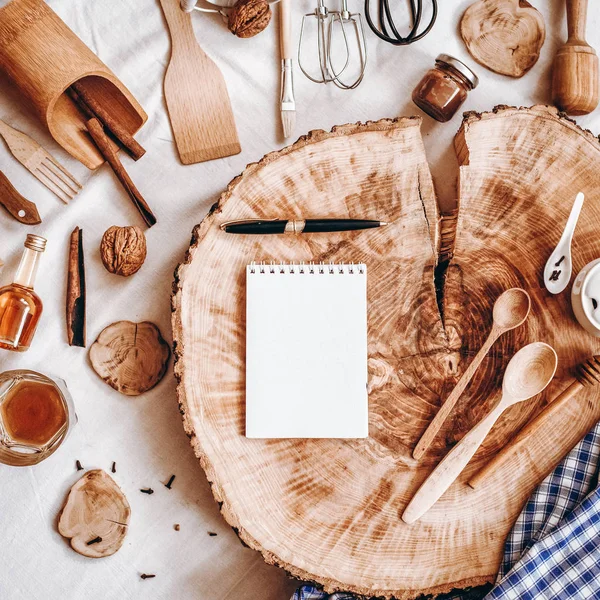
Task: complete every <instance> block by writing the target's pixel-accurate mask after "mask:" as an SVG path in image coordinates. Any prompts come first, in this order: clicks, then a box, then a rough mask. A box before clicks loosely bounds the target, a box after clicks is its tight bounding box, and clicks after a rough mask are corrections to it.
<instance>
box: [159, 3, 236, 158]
mask: <svg viewBox="0 0 600 600" xmlns="http://www.w3.org/2000/svg"><path fill="white" fill-rule="evenodd" d="M159 1H160V4H161V6H162V10H163V13H164V15H165V19H166V21H167V26H168V28H169V32H170V36H171V58H170V61H169V65H168V67H167V73H166V75H165V83H164V88H165V100H166V102H167V109H168V111H169V118H170V120H171V127H172V129H173V135H174V137H175V143H176V144H177V150H178V152H179V158H180V160H181V162H182V163H183V164H184V165H189V164H193V163H199V162H204V161H206V160H213V159H215V158H222V157H224V156H231V155H232V154H239V153H240V152H241V147H240V143H239V140H238V135H237V129H236V126H235V120H234V117H233V111H232V110H231V103H230V101H229V93H228V92H227V86H226V85H225V79H224V78H223V75H222V73H221V71H220V70H219V68H218V67H217V65H216V64H215V63H214V62H213V61H212V60H211V59H210V58H209V57H208V56H207V55H206V53H205V52H204V50H202V48H201V47H200V46H199V44H198V42H197V40H196V36H195V34H194V29H193V28H192V20H191V16H190V14H189V13H186V12H184V11H183V10H182V9H181V7H180V5H179V0H159Z"/></svg>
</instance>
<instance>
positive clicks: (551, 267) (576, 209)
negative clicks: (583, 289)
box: [544, 192, 584, 294]
mask: <svg viewBox="0 0 600 600" xmlns="http://www.w3.org/2000/svg"><path fill="white" fill-rule="evenodd" d="M583 200H584V195H583V194H582V193H581V192H579V194H577V196H576V197H575V202H574V203H573V208H572V209H571V214H570V215H569V219H568V220H567V224H566V225H565V230H564V231H563V234H562V236H561V238H560V241H559V242H558V244H557V246H556V248H555V249H554V252H553V253H552V254H551V255H550V258H549V259H548V262H547V263H546V268H545V269H544V285H545V286H546V289H547V290H548V291H549V292H550V293H551V294H560V293H561V292H562V291H564V289H565V288H566V287H567V286H568V285H569V281H571V274H572V273H573V263H572V261H571V242H572V241H573V233H575V227H576V226H577V221H578V220H579V213H580V212H581V208H582V207H583Z"/></svg>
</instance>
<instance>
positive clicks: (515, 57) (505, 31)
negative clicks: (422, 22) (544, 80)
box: [460, 0, 546, 77]
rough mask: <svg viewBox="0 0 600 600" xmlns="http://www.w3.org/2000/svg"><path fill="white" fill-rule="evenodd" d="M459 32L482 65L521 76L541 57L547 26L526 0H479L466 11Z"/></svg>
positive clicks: (506, 73) (472, 54) (513, 75)
mask: <svg viewBox="0 0 600 600" xmlns="http://www.w3.org/2000/svg"><path fill="white" fill-rule="evenodd" d="M460 34H461V36H462V39H463V41H464V42H465V44H466V46H467V49H468V50H469V53H470V54H471V56H472V57H473V58H474V59H475V60H476V61H477V62H478V63H479V64H481V65H483V66H484V67H486V68H488V69H490V70H491V71H495V72H496V73H500V74H501V75H508V76H510V77H522V76H523V75H525V73H527V71H529V69H531V67H533V65H535V63H536V62H537V60H538V58H539V57H540V50H541V49H542V46H543V45H544V40H545V38H546V27H545V25H544V19H543V17H542V15H541V14H540V12H539V11H538V10H537V9H535V8H534V7H533V6H531V4H529V2H527V0H479V1H478V2H475V4H472V5H471V6H470V7H469V8H467V10H466V11H465V14H464V15H463V17H462V20H461V22H460Z"/></svg>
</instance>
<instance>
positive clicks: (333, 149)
mask: <svg viewBox="0 0 600 600" xmlns="http://www.w3.org/2000/svg"><path fill="white" fill-rule="evenodd" d="M419 125H420V120H419V119H416V118H413V119H399V120H396V121H380V122H378V123H368V124H365V125H347V126H343V127H338V128H335V129H334V130H333V131H332V132H331V133H325V132H323V131H317V132H312V133H311V134H309V135H308V136H307V137H305V138H301V139H300V140H299V141H298V142H297V143H296V144H294V145H293V146H290V147H288V148H285V149H284V150H282V151H280V152H277V153H272V154H269V155H267V156H266V157H265V158H263V159H262V160H261V161H260V162H259V163H257V164H252V165H249V166H248V167H247V169H246V171H245V172H244V173H243V174H242V175H241V176H240V177H238V178H236V179H235V180H234V181H233V182H232V183H231V184H230V185H229V187H228V189H227V191H226V192H225V193H224V194H223V196H222V197H221V199H220V201H219V203H218V204H216V205H215V206H214V207H213V209H212V210H211V213H210V214H209V216H208V217H207V218H206V219H205V220H204V221H203V223H202V224H200V225H199V226H198V227H196V229H195V231H194V235H193V238H192V244H191V247H190V250H189V252H188V255H187V257H186V260H185V263H184V264H182V265H181V266H180V267H179V269H178V272H177V274H176V281H175V285H174V296H173V311H174V314H173V329H174V338H175V356H176V364H175V373H176V377H177V378H178V380H179V385H178V395H179V400H180V404H181V410H182V413H183V415H184V426H185V430H186V432H187V434H188V435H189V436H190V438H191V442H192V446H193V447H194V450H195V452H196V454H197V456H198V457H199V458H200V462H201V464H202V466H203V467H204V469H205V471H206V473H207V476H208V479H209V481H210V482H211V484H212V489H213V493H214V495H215V498H216V499H217V501H219V502H220V503H221V504H222V507H221V511H222V513H223V515H224V517H225V519H226V520H227V521H228V522H229V523H230V524H231V525H232V527H234V528H235V530H236V531H237V532H238V533H239V535H240V537H241V539H242V540H243V541H244V542H245V543H246V544H248V545H249V546H250V547H252V548H254V549H256V550H259V551H261V552H262V554H263V556H264V558H265V560H266V561H267V562H269V563H272V564H277V565H280V566H282V567H284V568H285V569H286V570H287V571H289V572H290V573H291V574H293V575H295V576H297V577H299V578H302V579H308V580H314V581H317V582H318V583H320V584H322V585H323V586H324V587H325V589H326V590H328V591H334V590H348V591H352V592H356V593H359V594H364V595H365V596H368V597H370V596H385V597H388V598H390V597H395V598H400V599H408V598H414V597H416V596H418V595H419V594H421V593H424V594H437V593H441V592H444V591H449V590H451V589H453V588H461V587H467V586H473V585H478V584H483V583H486V582H490V581H492V580H493V579H494V578H495V575H496V573H497V570H498V567H499V564H500V560H501V556H502V548H503V544H504V539H505V536H506V534H507V533H508V531H509V529H510V527H511V526H512V524H513V522H514V520H515V518H516V516H517V515H518V513H519V511H520V510H521V508H522V505H523V502H524V501H525V499H526V498H527V496H528V495H529V494H530V492H531V491H532V489H533V487H535V485H536V484H537V482H538V475H539V474H540V473H542V472H543V471H544V469H546V468H547V467H548V465H549V464H552V463H553V461H555V460H556V458H557V457H558V456H560V455H561V453H562V454H564V452H566V451H567V450H568V449H569V447H570V446H572V445H573V444H574V443H575V442H576V441H577V440H578V439H579V437H581V436H582V435H583V434H584V433H585V432H586V431H587V429H589V427H590V426H591V424H592V423H593V422H594V420H596V419H598V418H600V407H599V405H598V403H592V402H591V399H592V398H594V394H595V393H596V392H595V391H594V390H590V391H589V392H586V391H582V393H581V395H578V396H577V397H576V398H575V399H574V400H573V404H572V405H570V406H569V408H570V412H569V418H568V419H567V420H565V422H564V423H561V424H557V425H556V426H555V427H553V428H552V430H551V431H548V432H545V434H544V435H537V434H536V435H534V436H532V439H531V441H530V443H529V449H530V452H529V453H528V456H527V457H526V458H525V459H522V460H521V461H520V462H517V463H515V462H514V461H513V462H512V463H511V464H510V467H509V468H502V469H500V470H499V471H498V472H497V473H496V474H495V475H494V477H493V478H490V480H488V481H487V482H486V483H485V484H483V485H482V486H481V488H478V489H477V490H472V489H471V488H469V487H468V486H467V485H466V481H467V480H468V478H469V477H470V475H471V474H472V473H473V472H474V471H475V470H477V469H479V468H480V467H481V466H482V465H483V464H484V463H485V462H486V461H487V460H488V459H489V457H490V455H491V454H493V453H494V452H495V451H496V450H497V449H498V448H499V447H500V446H501V445H502V444H503V443H505V442H506V440H507V439H508V438H509V437H510V436H511V435H512V434H514V433H515V432H516V431H517V430H518V429H520V428H521V427H522V426H523V425H524V423H525V422H526V421H527V420H528V419H529V418H530V417H531V416H533V415H534V414H536V413H537V411H538V410H540V409H541V407H542V406H543V405H544V403H545V402H547V399H548V398H550V397H553V396H554V395H555V394H556V392H557V390H559V389H561V388H562V387H564V385H565V383H566V382H565V378H567V377H568V372H569V369H570V368H571V367H572V366H574V365H575V364H577V363H578V362H581V360H582V359H583V358H585V357H586V356H587V355H588V354H593V350H594V343H595V342H594V339H593V338H591V337H589V336H588V335H587V334H586V333H585V332H584V331H583V330H582V329H581V328H579V326H578V325H577V324H576V323H575V321H574V319H573V317H572V315H571V312H570V309H569V307H568V304H569V299H568V296H567V295H562V296H558V297H554V296H550V295H549V294H548V293H547V292H546V291H545V290H544V289H543V288H542V286H541V277H542V272H543V265H544V263H545V261H546V259H547V257H548V255H549V254H550V252H551V251H552V249H553V247H554V246H555V245H556V242H557V240H558V238H559V237H560V233H561V229H562V224H563V223H564V222H565V221H566V218H567V216H568V212H569V209H570V207H571V203H572V198H574V196H575V193H576V192H577V191H579V189H581V190H582V191H584V192H585V193H586V197H587V198H588V200H587V201H586V206H584V209H583V210H584V214H582V217H581V219H580V223H579V226H578V231H577V235H576V238H575V241H574V254H575V263H576V264H575V268H581V267H582V266H583V265H584V264H585V263H586V262H588V261H589V260H590V259H591V258H595V257H597V256H598V255H600V241H599V240H598V236H597V235H596V234H595V232H594V223H597V222H599V221H598V219H599V218H600V204H599V202H598V200H600V198H599V195H600V168H598V167H599V166H600V145H599V144H598V142H597V140H596V139H595V138H594V137H593V136H592V135H591V134H588V133H585V132H583V131H581V130H580V129H578V128H577V127H576V126H575V125H574V124H573V123H572V122H570V121H568V120H566V119H563V118H559V116H558V113H557V112H556V111H555V110H553V109H546V108H542V107H535V108H532V109H523V110H516V109H509V108H501V109H498V110H497V111H496V112H494V113H485V114H483V115H475V114H473V115H469V116H468V117H467V119H466V120H465V122H464V124H463V127H462V128H461V130H460V132H459V134H458V135H457V138H456V149H457V153H458V157H459V161H460V164H461V165H462V166H461V184H460V211H459V214H458V217H455V216H454V215H450V216H448V217H447V218H446V219H445V221H444V235H443V237H442V247H440V249H439V251H440V253H443V256H444V257H448V256H451V255H452V251H451V249H450V248H449V244H451V242H452V239H453V238H454V237H455V236H453V235H452V232H451V231H449V227H448V226H449V225H451V224H452V223H453V222H456V243H455V249H454V258H453V259H452V261H451V263H450V265H449V268H448V270H447V273H446V276H445V278H442V279H440V278H439V276H438V279H437V280H438V283H439V284H440V286H441V288H442V289H441V292H442V296H441V297H440V298H439V301H440V306H441V307H442V309H443V317H444V320H443V321H442V318H441V315H440V312H439V310H438V302H437V299H436V290H435V286H434V268H435V266H436V262H437V258H438V254H439V253H438V238H439V233H438V231H439V222H438V215H437V209H436V201H435V196H434V190H433V186H432V181H431V177H430V174H429V170H428V167H427V163H426V159H425V153H424V150H423V145H422V141H421V137H420V133H419ZM317 216H320V217H334V216H337V217H341V216H345V217H364V218H374V219H382V220H385V221H388V222H389V223H390V225H389V226H388V227H385V228H382V229H381V230H376V231H373V232H368V233H366V234H365V232H363V233H360V234H356V233H336V234H327V235H312V236H311V235H304V236H238V237H235V239H234V237H233V236H231V235H228V234H225V233H223V232H222V231H220V229H219V224H220V223H222V222H223V221H227V220H231V219H236V218H238V219H239V218H250V217H255V218H302V217H317ZM253 260H255V261H263V260H264V261H270V260H274V261H278V262H279V261H305V262H306V261H311V260H312V261H316V262H319V261H325V262H329V261H334V262H342V261H344V262H348V261H354V262H365V263H366V264H367V265H368V269H369V271H368V273H369V278H368V299H369V330H368V335H369V362H368V364H369V438H368V439H366V440H250V439H246V438H245V437H244V419H245V407H244V386H245V373H244V369H245V277H244V274H245V266H246V264H247V263H248V262H250V261H253ZM438 275H439V273H438ZM516 286H519V287H524V288H525V289H527V291H528V292H529V293H530V294H531V297H532V314H531V316H530V317H529V319H528V322H527V324H526V325H524V326H522V327H520V328H519V329H517V330H515V331H512V332H510V333H507V334H506V335H505V336H503V337H502V338H501V340H500V341H499V342H497V344H496V345H495V346H494V347H493V348H492V350H491V351H490V354H489V355H488V357H487V358H486V359H485V360H484V362H483V363H482V365H481V367H480V369H479V371H478V373H477V374H476V376H475V377H474V379H473V381H472V383H471V385H470V387H469V388H468V390H467V391H466V392H465V394H464V396H463V398H461V400H460V401H459V403H458V405H457V408H456V409H455V411H454V413H453V416H452V417H451V418H450V419H449V420H448V422H447V423H446V424H445V426H444V428H443V429H442V431H441V432H440V435H439V436H438V438H436V440H435V441H434V444H433V445H432V447H431V449H430V451H429V453H428V454H427V455H426V456H425V457H424V458H423V459H422V460H421V462H416V461H415V460H414V459H413V458H412V457H411V452H412V449H413V447H414V445H415V444H416V442H417V440H418V439H419V437H420V436H421V434H422V433H423V431H424V429H425V428H426V426H427V424H428V422H429V421H430V420H431V418H432V417H433V415H434V414H435V411H436V410H437V408H438V407H439V405H440V403H441V399H442V398H445V397H446V396H447V395H448V393H449V391H450V390H451V389H452V387H453V386H454V385H455V383H456V381H457V379H458V378H459V377H460V375H461V373H462V372H463V371H464V369H465V367H466V365H468V363H469V360H470V359H471V358H472V356H473V355H474V354H475V352H476V351H477V350H478V348H479V347H480V345H481V343H482V342H483V340H484V339H485V337H486V336H487V334H488V332H489V329H490V327H491V314H492V306H493V303H494V301H495V299H496V297H497V296H498V295H500V293H501V292H502V291H503V290H505V289H507V288H509V287H516ZM536 340H540V341H546V342H548V343H551V344H553V345H554V347H555V348H556V350H557V352H558V354H559V358H560V367H559V369H560V371H559V374H558V376H557V378H556V381H554V382H553V383H552V384H551V385H550V387H549V388H548V390H547V391H546V392H544V394H543V395H542V396H541V397H540V398H536V399H533V400H531V401H528V402H524V403H522V404H521V405H517V406H514V407H512V408H510V409H509V410H508V411H507V412H506V413H505V414H504V415H503V416H502V418H501V419H500V421H499V422H498V424H497V425H496V427H495V428H494V429H493V430H492V431H491V432H490V435H489V436H488V438H487V440H486V442H485V444H484V445H483V446H482V448H481V449H480V451H479V452H478V453H477V454H476V455H475V457H474V458H473V460H472V461H471V463H470V464H469V466H468V467H467V469H466V470H465V472H464V473H463V474H462V475H461V477H460V478H459V480H458V481H457V482H456V483H455V484H454V485H453V486H452V487H451V488H450V489H449V490H448V492H447V493H446V494H445V495H444V496H443V497H442V498H441V499H440V501H439V502H438V503H437V504H436V505H435V506H434V507H433V508H432V509H431V510H430V511H429V512H428V513H427V514H426V515H425V516H424V517H423V518H422V519H421V520H419V521H418V522H417V523H414V524H412V525H407V524H405V523H404V522H402V521H401V519H400V515H401V514H402V512H403V510H404V508H405V507H406V505H407V504H408V501H409V500H410V498H411V496H412V495H413V493H414V492H415V491H416V489H417V488H418V487H419V485H420V484H421V482H422V481H423V480H424V479H425V478H426V477H427V475H428V474H429V473H430V472H431V470H432V469H433V467H434V466H435V464H436V463H437V462H438V461H439V460H440V458H441V457H442V456H444V455H445V454H446V453H447V451H448V448H449V447H450V446H451V445H453V444H454V443H455V442H456V441H457V440H458V439H460V438H461V437H462V436H463V435H464V434H465V433H466V432H467V431H468V430H469V429H470V428H471V427H472V426H473V425H474V424H475V423H477V422H478V421H479V420H480V419H481V417H482V416H483V415H484V414H486V413H487V411H489V410H490V408H491V407H492V406H493V405H494V404H495V403H496V402H497V401H498V399H499V392H500V385H501V381H502V375H503V371H504V368H505V367H506V364H507V362H508V360H509V359H510V357H511V356H512V355H513V354H514V352H515V351H516V350H518V349H519V348H520V347H522V346H523V345H525V344H526V343H528V342H531V341H536ZM284 400H285V395H284V394H283V396H282V401H284Z"/></svg>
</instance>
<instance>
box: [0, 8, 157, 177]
mask: <svg viewBox="0 0 600 600" xmlns="http://www.w3.org/2000/svg"><path fill="white" fill-rule="evenodd" d="M0 70H2V71H4V72H5V73H6V75H7V76H8V77H9V78H10V79H11V80H12V82H13V83H14V84H15V85H16V86H17V87H18V88H19V90H20V91H21V92H22V94H23V96H24V97H25V99H26V100H27V101H28V102H29V103H30V104H31V106H32V107H33V109H34V110H35V112H36V114H37V115H38V117H39V119H40V120H41V122H42V123H44V124H45V125H46V126H47V127H48V130H49V131H50V134H51V135H52V137H53V138H54V139H55V140H56V142H57V143H58V144H60V145H61V146H62V147H63V148H64V149H65V150H66V151H67V152H69V153H70V154H71V155H72V156H74V157H75V158H76V159H78V160H80V161H81V162H82V163H83V164H84V165H85V166H86V167H88V168H90V169H95V168H97V167H99V166H100V165H101V164H102V163H103V162H104V159H103V158H102V156H101V155H100V153H99V152H98V151H97V150H96V147H95V146H94V144H93V143H92V142H91V140H90V139H89V137H88V136H87V135H86V133H85V120H86V119H85V117H84V116H83V115H82V113H81V112H80V111H79V110H78V109H77V107H76V106H75V104H74V103H73V101H72V100H71V99H70V98H69V97H68V96H67V94H66V93H65V91H66V89H67V88H68V87H69V86H70V85H71V84H72V83H73V82H75V81H79V82H81V84H82V85H83V86H84V88H85V89H86V90H87V91H88V93H89V94H90V95H92V96H94V97H95V98H96V99H97V102H98V103H99V104H100V105H101V106H103V107H105V108H106V109H107V110H108V111H110V113H111V115H112V116H113V119H114V120H115V121H117V122H118V123H119V124H120V126H121V127H122V128H123V129H124V130H125V131H127V132H129V133H130V134H133V133H135V132H136V131H137V130H138V129H140V127H141V126H142V125H143V124H144V123H145V122H146V121H147V119H148V117H147V115H146V113H145V112H144V110H143V109H142V107H141V106H140V105H139V103H138V102H137V100H136V99H135V98H134V97H133V96H132V94H131V92H130V91H129V90H128V89H127V88H126V87H125V86H124V85H123V83H121V81H119V79H118V78H117V77H116V76H115V75H114V73H113V72H112V71H111V70H110V69H109V68H108V67H107V66H106V65H105V64H104V63H103V62H102V61H101V60H100V59H99V58H98V57H97V56H96V55H95V54H94V53H93V52H92V51H91V50H90V49H89V48H88V47H87V46H86V45H85V44H84V43H83V42H82V41H81V40H80V39H79V38H78V37H77V36H76V35H75V34H74V33H73V32H72V31H71V30H70V29H69V28H68V27H67V25H66V24H65V23H64V22H63V21H62V20H61V19H60V17H59V16H58V15H57V14H56V13H55V12H54V11H53V10H52V9H51V8H50V7H49V6H48V4H46V2H44V0H12V1H11V2H9V3H8V4H7V5H6V6H4V7H2V8H0Z"/></svg>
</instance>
